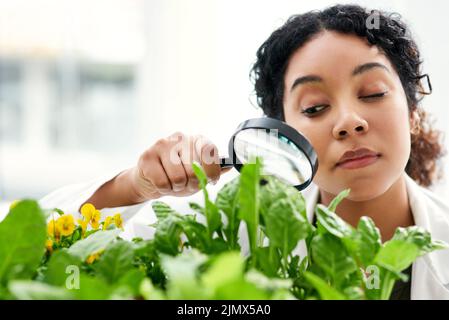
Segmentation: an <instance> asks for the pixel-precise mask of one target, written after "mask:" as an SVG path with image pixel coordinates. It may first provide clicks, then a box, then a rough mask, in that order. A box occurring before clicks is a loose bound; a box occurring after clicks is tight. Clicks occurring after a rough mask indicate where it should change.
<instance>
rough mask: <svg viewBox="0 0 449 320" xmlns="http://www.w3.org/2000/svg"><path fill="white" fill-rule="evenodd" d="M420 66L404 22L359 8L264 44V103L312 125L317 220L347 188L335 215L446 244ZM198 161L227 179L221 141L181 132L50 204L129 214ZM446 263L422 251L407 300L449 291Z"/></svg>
mask: <svg viewBox="0 0 449 320" xmlns="http://www.w3.org/2000/svg"><path fill="white" fill-rule="evenodd" d="M420 64H421V61H420V55H419V51H418V48H417V46H416V44H415V42H414V41H413V40H412V39H411V37H410V35H409V31H408V29H407V27H406V26H405V25H404V24H403V23H402V22H401V21H400V20H398V19H397V18H396V17H394V16H391V15H387V14H382V13H379V12H371V13H369V12H367V11H366V10H365V9H363V8H361V7H359V6H353V5H344V6H342V5H337V6H333V7H330V8H328V9H326V10H324V11H313V12H308V13H305V14H302V15H298V16H293V17H291V18H290V19H289V20H288V21H287V22H286V23H285V24H284V25H283V26H282V27H281V28H279V29H278V30H276V31H275V32H273V33H272V35H271V36H270V37H269V38H268V39H267V40H266V41H265V43H264V44H263V45H262V46H261V47H260V49H259V50H258V52H257V61H256V63H255V65H254V67H253V70H252V74H253V76H254V80H255V89H256V95H257V98H258V103H259V105H260V107H261V108H262V109H263V111H264V113H265V114H266V115H267V116H269V117H274V118H278V119H281V120H284V121H285V122H286V123H288V124H289V125H290V126H292V127H294V128H296V129H297V130H298V131H300V132H301V133H302V134H304V135H305V136H306V137H307V138H308V140H309V141H310V142H311V143H312V145H313V146H314V148H315V150H316V152H317V155H318V160H319V163H320V166H319V170H318V172H317V174H316V176H315V179H314V184H313V185H312V186H311V187H309V188H308V189H307V190H306V191H305V192H304V194H305V196H306V200H307V202H308V205H309V208H308V213H309V218H310V220H311V221H312V220H313V210H312V209H313V207H314V206H315V205H316V203H317V202H319V203H323V204H325V205H327V204H329V202H330V201H331V199H332V198H333V197H334V196H335V195H337V194H338V193H339V192H340V191H341V190H343V189H346V188H350V189H351V193H350V195H349V197H348V198H347V199H345V200H343V201H342V203H341V204H340V205H339V207H338V209H337V214H338V215H340V216H341V217H342V218H343V219H344V220H346V221H347V222H348V223H350V224H351V225H353V226H355V225H357V222H358V220H359V218H360V217H361V216H362V215H366V216H369V217H371V218H372V219H373V220H374V222H375V223H376V225H377V226H378V227H379V229H380V232H381V235H382V238H383V240H384V241H385V240H388V239H389V238H391V237H392V235H393V232H394V230H395V229H396V228H397V227H399V226H402V227H406V226H411V225H418V226H422V227H423V228H425V229H427V230H429V231H430V232H431V234H432V236H433V237H435V238H436V239H440V240H443V241H446V242H449V206H448V205H446V204H444V203H443V202H442V201H441V200H439V199H437V198H436V197H435V195H433V194H432V193H431V192H429V191H427V190H426V189H424V188H423V187H427V186H429V185H431V184H432V182H434V180H435V178H436V163H437V160H438V158H439V157H440V156H441V155H442V150H441V146H440V144H439V141H438V138H439V136H438V133H437V132H436V131H434V130H432V129H431V128H430V127H428V123H427V122H426V114H425V112H424V111H423V110H422V109H421V107H420V105H419V101H420V94H422V93H420V91H421V90H422V87H421V85H420V79H421V78H422V77H421V74H420ZM193 160H197V161H200V162H202V164H203V167H204V168H205V171H206V173H207V175H208V177H209V178H210V179H211V181H214V182H216V181H217V180H218V179H219V177H220V175H221V173H222V172H221V171H220V166H219V165H218V152H217V149H216V147H215V146H214V145H213V143H211V142H210V141H207V139H205V138H204V137H199V136H196V137H189V136H185V135H183V134H181V133H176V134H174V135H173V136H170V137H168V138H166V139H161V140H159V141H158V142H156V143H155V144H154V145H153V146H152V147H151V148H149V149H148V150H146V151H145V152H144V153H143V154H142V156H141V157H140V159H139V161H138V164H137V165H136V166H135V167H133V168H130V169H128V170H125V171H123V172H121V173H120V174H119V175H117V176H115V177H113V178H112V177H106V178H105V179H100V180H97V181H96V182H95V183H93V184H90V185H79V186H75V187H68V188H66V189H65V190H64V189H63V190H59V191H56V192H55V193H53V194H51V195H49V196H48V197H46V198H44V199H43V200H42V203H43V205H51V206H59V207H61V204H64V205H66V207H67V208H68V207H70V208H75V209H79V207H80V206H81V204H82V203H84V202H90V203H93V204H94V205H95V206H96V207H97V208H100V209H101V208H105V207H108V208H111V207H119V206H120V207H122V208H121V211H122V212H123V213H124V215H125V217H126V216H131V215H133V214H134V213H136V212H137V211H138V210H139V209H140V208H141V205H142V203H144V202H145V201H147V200H152V199H157V198H160V197H162V196H165V195H174V196H186V195H190V194H193V193H195V192H196V191H198V181H196V179H195V177H194V174H193V172H192V170H191V166H190V165H191V162H192V161H193ZM111 178H112V179H111ZM105 181H107V182H106V183H104V182H105ZM65 199H68V201H65ZM448 266H449V252H448V250H442V251H437V252H435V253H432V254H429V255H427V256H425V257H423V258H420V259H418V260H417V261H416V262H415V263H414V264H413V267H412V270H411V273H410V274H411V288H410V287H407V286H405V288H403V292H404V295H405V298H412V299H445V298H446V299H449V268H448ZM398 289H399V288H398ZM403 297H404V296H403ZM403 297H398V298H403Z"/></svg>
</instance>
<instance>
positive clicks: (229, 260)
mask: <svg viewBox="0 0 449 320" xmlns="http://www.w3.org/2000/svg"><path fill="white" fill-rule="evenodd" d="M244 267H245V265H244V260H243V258H242V257H241V256H240V253H238V252H232V251H230V252H226V253H223V254H221V255H219V256H218V257H217V258H215V259H214V261H213V262H212V264H211V266H210V267H209V269H208V270H207V271H206V272H205V273H204V274H203V276H202V277H201V280H202V282H203V284H204V285H205V286H206V287H208V288H210V289H212V290H214V291H215V290H216V289H217V288H219V287H221V286H223V285H225V284H227V283H229V282H232V281H234V280H239V279H243V270H244Z"/></svg>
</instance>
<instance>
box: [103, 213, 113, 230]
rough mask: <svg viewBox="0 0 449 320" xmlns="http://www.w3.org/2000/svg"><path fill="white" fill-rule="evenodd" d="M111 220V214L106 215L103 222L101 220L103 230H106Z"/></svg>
mask: <svg viewBox="0 0 449 320" xmlns="http://www.w3.org/2000/svg"><path fill="white" fill-rule="evenodd" d="M112 222H113V221H112V217H111V216H109V217H106V219H104V222H103V230H106V229H107V228H108V227H109V226H110V225H111V223H112Z"/></svg>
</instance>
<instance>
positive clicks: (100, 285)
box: [70, 273, 114, 300]
mask: <svg viewBox="0 0 449 320" xmlns="http://www.w3.org/2000/svg"><path fill="white" fill-rule="evenodd" d="M113 291H114V288H113V287H111V286H109V285H108V284H107V283H106V282H105V281H104V280H103V279H102V278H100V277H92V276H89V275H87V274H84V273H81V274H80V283H79V288H74V289H72V290H70V292H72V293H73V294H74V295H75V298H76V299H78V300H107V299H110V298H111V295H112V293H113Z"/></svg>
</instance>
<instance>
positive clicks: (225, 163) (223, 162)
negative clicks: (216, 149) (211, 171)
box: [220, 157, 234, 169]
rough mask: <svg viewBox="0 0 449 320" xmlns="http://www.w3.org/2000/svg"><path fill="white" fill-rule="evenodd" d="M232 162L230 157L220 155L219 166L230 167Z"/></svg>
mask: <svg viewBox="0 0 449 320" xmlns="http://www.w3.org/2000/svg"><path fill="white" fill-rule="evenodd" d="M233 166H234V164H233V163H232V159H230V158H226V157H223V158H222V157H220V167H221V168H222V169H224V168H232V167H233Z"/></svg>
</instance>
